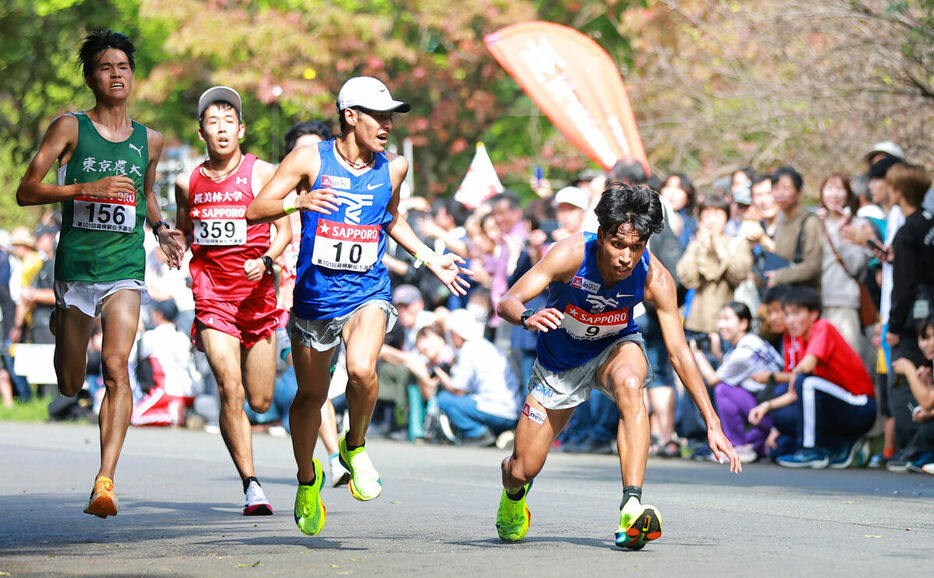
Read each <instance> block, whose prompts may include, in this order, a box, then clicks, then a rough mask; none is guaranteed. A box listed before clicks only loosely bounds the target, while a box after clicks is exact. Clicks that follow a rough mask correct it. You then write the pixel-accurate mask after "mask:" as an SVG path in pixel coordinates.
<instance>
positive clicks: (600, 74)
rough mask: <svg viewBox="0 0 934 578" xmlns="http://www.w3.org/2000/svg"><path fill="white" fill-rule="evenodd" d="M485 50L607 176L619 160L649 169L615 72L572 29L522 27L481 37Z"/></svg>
mask: <svg viewBox="0 0 934 578" xmlns="http://www.w3.org/2000/svg"><path fill="white" fill-rule="evenodd" d="M483 40H484V42H485V43H486V47H487V49H488V50H489V51H490V52H491V53H492V54H493V57H494V58H496V60H497V61H498V62H499V63H500V64H501V65H502V66H503V68H505V69H506V71H507V72H508V73H509V74H510V76H512V77H513V78H514V79H515V80H516V82H518V83H519V86H521V87H522V90H524V91H525V92H526V94H528V95H529V97H531V99H532V100H533V101H534V102H535V104H537V105H538V107H539V108H540V109H542V112H544V113H545V115H546V116H548V118H550V119H551V121H552V122H553V123H554V124H555V126H557V127H558V130H560V131H561V133H562V134H564V136H565V137H567V138H568V139H570V140H571V141H572V142H573V143H574V144H575V145H577V146H578V148H580V149H581V150H582V151H583V152H584V153H585V154H586V155H587V156H588V157H590V158H591V159H593V161H594V162H596V163H597V164H599V165H600V166H602V167H603V168H604V169H606V170H609V169H610V168H612V167H613V165H614V164H616V162H617V161H618V160H621V159H635V160H637V161H639V162H640V163H642V166H643V167H645V170H646V173H648V170H649V163H648V160H647V159H646V156H645V148H644V147H643V146H642V137H641V136H639V127H638V126H636V119H635V116H634V115H633V113H632V106H631V105H630V103H629V96H627V94H626V87H625V86H623V79H622V78H621V77H620V74H619V69H618V68H617V67H616V64H615V63H614V62H613V60H612V59H611V58H610V55H609V54H607V53H606V51H605V50H603V48H601V47H600V45H598V44H597V43H596V42H594V41H593V40H592V39H590V38H588V37H587V36H585V35H583V34H581V33H580V32H578V31H577V30H574V29H573V28H568V27H567V26H562V25H560V24H554V23H551V22H540V21H536V22H520V23H519V24H513V25H511V26H507V27H506V28H503V29H502V30H498V31H496V32H494V33H492V34H488V35H487V36H486V37H484V39H483Z"/></svg>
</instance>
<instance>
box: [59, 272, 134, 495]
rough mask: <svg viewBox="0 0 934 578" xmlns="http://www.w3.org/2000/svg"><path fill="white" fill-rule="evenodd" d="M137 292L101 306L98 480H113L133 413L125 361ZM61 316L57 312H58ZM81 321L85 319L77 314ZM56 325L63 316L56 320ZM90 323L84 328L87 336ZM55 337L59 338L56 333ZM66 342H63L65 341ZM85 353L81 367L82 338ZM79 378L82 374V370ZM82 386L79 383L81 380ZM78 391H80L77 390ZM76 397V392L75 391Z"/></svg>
mask: <svg viewBox="0 0 934 578" xmlns="http://www.w3.org/2000/svg"><path fill="white" fill-rule="evenodd" d="M139 304H140V294H139V291H131V290H128V289H124V290H121V291H117V292H116V293H113V294H112V295H109V296H107V297H106V298H104V300H103V302H102V306H101V329H102V336H103V343H102V345H101V366H102V369H103V377H104V387H105V388H106V391H105V393H104V401H103V403H102V404H101V413H100V417H99V423H100V429H101V469H100V472H99V473H98V475H99V476H107V477H108V478H111V479H113V477H114V470H116V468H117V459H118V458H119V457H120V450H121V449H122V448H123V440H124V439H125V438H126V430H127V428H128V427H129V425H130V415H132V413H133V392H132V390H131V389H130V370H129V367H128V366H127V360H128V359H129V358H130V352H131V351H132V350H133V344H134V343H135V342H136V333H137V329H138V327H139ZM59 312H60V313H61V311H59ZM81 315H82V316H83V317H84V318H85V319H89V318H88V317H87V316H85V315H83V314H81ZM56 317H57V318H56V323H59V322H60V320H61V319H62V318H64V317H65V316H64V315H57V316H56ZM90 326H91V325H90V323H88V324H87V327H88V336H90ZM59 335H61V334H60V333H59ZM66 339H67V338H66ZM83 340H84V343H85V346H84V347H85V350H84V351H83V352H82V353H81V356H80V359H81V360H82V363H86V362H85V361H84V360H85V359H86V356H87V341H88V338H83ZM81 373H82V375H83V374H84V370H82V372H81ZM82 383H83V379H82ZM79 389H80V388H79ZM75 393H77V390H76V391H75Z"/></svg>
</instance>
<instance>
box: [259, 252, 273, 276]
mask: <svg viewBox="0 0 934 578" xmlns="http://www.w3.org/2000/svg"><path fill="white" fill-rule="evenodd" d="M261 258H262V260H263V264H264V265H266V273H267V274H268V273H272V257H270V256H269V255H263V256H262V257H261Z"/></svg>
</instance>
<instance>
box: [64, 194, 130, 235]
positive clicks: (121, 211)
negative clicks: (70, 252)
mask: <svg viewBox="0 0 934 578" xmlns="http://www.w3.org/2000/svg"><path fill="white" fill-rule="evenodd" d="M71 224H72V226H73V227H75V228H78V229H88V230H91V231H113V232H116V233H132V232H133V229H134V228H136V195H135V194H134V195H133V198H132V199H131V198H129V196H127V198H126V199H95V198H94V197H78V198H76V199H75V201H74V215H73V216H72V220H71Z"/></svg>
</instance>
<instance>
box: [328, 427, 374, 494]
mask: <svg viewBox="0 0 934 578" xmlns="http://www.w3.org/2000/svg"><path fill="white" fill-rule="evenodd" d="M338 447H339V449H340V461H341V464H343V466H344V467H345V468H347V471H348V472H350V483H348V484H347V485H348V486H349V487H350V494H351V495H352V496H353V497H354V498H356V499H358V500H360V501H361V502H367V501H369V500H374V499H376V498H378V497H379V495H380V494H381V493H382V491H383V480H381V479H380V477H379V472H377V471H376V468H374V467H373V462H371V461H370V456H369V455H368V454H367V453H366V448H365V447H363V446H361V447H359V448H357V449H355V450H353V451H348V450H347V441H346V436H344V437H342V438H341V439H340V443H339V444H338Z"/></svg>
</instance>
